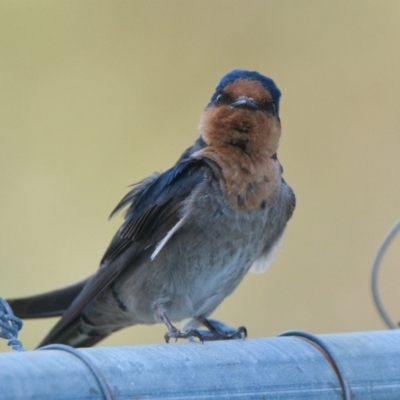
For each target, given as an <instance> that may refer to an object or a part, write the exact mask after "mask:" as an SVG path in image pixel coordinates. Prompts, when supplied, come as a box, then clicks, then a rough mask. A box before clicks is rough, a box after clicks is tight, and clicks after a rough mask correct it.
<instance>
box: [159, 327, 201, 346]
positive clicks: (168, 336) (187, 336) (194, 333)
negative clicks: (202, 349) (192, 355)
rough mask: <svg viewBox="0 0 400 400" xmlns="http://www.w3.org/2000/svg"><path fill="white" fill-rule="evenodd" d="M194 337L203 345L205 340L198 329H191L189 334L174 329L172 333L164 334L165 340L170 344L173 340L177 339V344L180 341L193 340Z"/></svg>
mask: <svg viewBox="0 0 400 400" xmlns="http://www.w3.org/2000/svg"><path fill="white" fill-rule="evenodd" d="M194 337H196V338H197V339H199V340H200V342H201V343H203V341H204V338H203V336H202V335H201V334H200V332H199V331H198V330H196V329H190V330H189V331H187V332H181V331H180V330H179V329H177V328H175V327H173V328H172V329H171V330H170V331H168V332H166V333H165V334H164V339H165V341H166V342H167V343H169V341H170V339H171V338H172V339H175V342H177V341H178V339H193V338H194Z"/></svg>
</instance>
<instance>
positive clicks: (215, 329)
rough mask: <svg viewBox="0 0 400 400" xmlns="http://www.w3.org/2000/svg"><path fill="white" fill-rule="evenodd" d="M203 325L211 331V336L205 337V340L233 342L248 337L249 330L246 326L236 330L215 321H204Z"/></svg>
mask: <svg viewBox="0 0 400 400" xmlns="http://www.w3.org/2000/svg"><path fill="white" fill-rule="evenodd" d="M202 323H203V325H204V326H205V327H206V328H208V330H209V331H210V332H209V335H207V336H204V337H203V340H231V339H245V338H246V337H247V329H246V328H245V327H244V326H240V327H239V328H237V329H235V328H231V327H230V326H227V325H225V324H223V323H222V322H220V321H217V320H215V319H213V320H209V319H204V320H203V321H202Z"/></svg>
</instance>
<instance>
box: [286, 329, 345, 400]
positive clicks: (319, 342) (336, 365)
mask: <svg viewBox="0 0 400 400" xmlns="http://www.w3.org/2000/svg"><path fill="white" fill-rule="evenodd" d="M278 336H281V337H282V336H297V337H299V338H303V339H307V340H308V341H309V342H311V343H313V344H314V346H316V347H317V348H318V349H319V350H320V352H322V353H323V354H325V355H326V357H327V359H328V361H329V364H330V365H331V366H332V367H333V369H334V371H335V372H336V375H337V377H338V379H339V383H340V386H341V387H342V395H343V399H344V400H351V393H350V386H349V384H348V382H347V379H346V377H345V374H344V370H343V368H342V366H341V365H340V362H339V360H338V359H337V357H336V355H335V352H334V351H333V349H332V348H331V346H330V345H329V344H328V343H327V342H326V341H325V340H323V338H321V337H318V336H316V335H313V334H312V333H309V332H304V331H286V332H282V333H280V334H279V335H278Z"/></svg>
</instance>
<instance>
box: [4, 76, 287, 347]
mask: <svg viewBox="0 0 400 400" xmlns="http://www.w3.org/2000/svg"><path fill="white" fill-rule="evenodd" d="M280 96H281V93H280V91H279V89H278V87H277V86H276V85H275V83H274V82H273V81H272V80H271V79H270V78H267V77H265V76H263V75H261V74H259V73H258V72H255V71H244V70H233V71H231V72H228V73H227V74H226V75H225V76H223V77H222V79H221V81H220V82H219V83H218V85H217V87H216V89H215V91H214V93H213V95H212V96H211V99H210V102H209V103H208V105H207V107H206V109H205V110H204V112H203V114H202V116H201V119H200V124H199V130H200V137H199V138H198V139H197V141H196V142H195V143H194V144H193V145H192V146H191V147H189V148H188V149H187V150H186V151H185V152H184V153H183V154H182V156H181V157H180V158H179V160H178V161H177V163H176V164H175V165H174V166H173V167H172V168H170V169H169V170H167V171H166V172H164V173H155V174H153V175H151V176H148V177H147V178H145V179H143V180H142V181H141V182H139V183H138V184H137V185H136V186H135V187H134V188H133V189H132V190H131V191H130V192H129V193H128V194H127V195H126V196H125V197H124V198H123V199H122V200H121V202H120V203H119V204H118V205H117V207H116V208H115V210H114V211H113V212H112V214H111V215H114V214H115V213H116V212H118V211H120V210H122V209H124V208H126V214H125V219H124V222H123V224H122V226H121V227H120V229H119V230H118V232H117V233H116V235H115V236H114V238H113V240H112V241H111V244H110V246H109V247H108V249H107V251H106V253H105V255H104V256H103V259H102V260H101V264H100V267H99V269H98V270H97V272H96V273H95V274H94V275H92V276H90V277H89V278H87V279H85V280H84V281H82V282H79V283H77V284H75V285H72V286H69V287H66V288H63V289H59V290H55V291H53V292H48V293H45V294H42V295H38V296H32V297H28V298H23V299H15V300H10V305H11V306H12V308H13V309H14V312H15V314H16V315H17V316H19V317H21V318H38V317H47V316H58V315H60V316H61V319H60V320H59V321H58V323H57V324H56V325H55V326H54V327H53V329H52V330H51V331H50V332H49V334H48V335H47V336H46V337H45V338H44V339H43V341H42V342H41V344H40V346H43V345H46V344H50V343H65V344H69V345H71V346H74V347H87V346H91V345H94V344H95V343H97V342H98V341H100V340H101V339H103V338H104V337H106V336H108V335H109V334H111V333H112V332H115V331H117V330H119V329H122V328H124V327H127V326H130V325H135V324H154V323H157V322H163V323H164V324H165V325H166V326H167V328H168V332H167V333H166V334H165V339H166V341H167V342H168V341H169V340H170V339H171V338H175V339H178V338H189V337H197V338H199V339H200V340H218V339H230V338H233V337H237V334H244V335H246V330H245V328H243V327H241V328H239V329H238V330H237V331H236V332H233V333H232V332H231V333H227V332H225V331H223V330H221V329H219V328H220V326H217V325H216V324H213V322H212V321H211V322H210V320H208V317H209V316H210V314H211V313H212V312H213V311H214V310H215V309H216V308H217V307H218V305H219V304H220V303H221V302H222V300H223V299H224V298H225V297H226V296H228V295H229V294H231V293H232V292H233V291H234V290H235V288H236V287H237V286H238V284H239V283H240V281H241V280H242V279H243V277H244V276H245V274H246V273H247V272H248V271H249V270H250V269H252V270H255V271H260V270H263V269H265V267H266V264H267V263H268V261H269V259H270V258H271V255H272V253H273V251H274V249H275V248H276V245H277V243H278V242H279V239H280V238H281V237H282V234H283V232H284V230H285V227H286V224H287V221H288V220H289V218H290V217H291V215H292V213H293V210H294V207H295V196H294V193H293V191H292V189H291V188H290V187H289V186H288V185H287V184H286V183H285V181H284V180H283V178H282V167H281V165H280V163H279V161H278V158H277V150H278V144H279V138H280V136H281V123H280V119H279V100H280ZM187 318H189V319H190V320H189V322H188V323H187V324H186V326H187V327H188V329H186V330H182V331H180V330H178V329H177V328H176V327H175V326H174V325H173V324H172V321H181V320H183V319H187ZM201 324H202V325H204V326H205V327H206V328H207V329H208V330H209V331H210V332H209V334H208V335H202V334H201V333H200V332H199V331H198V330H197V329H196V328H197V327H198V326H200V325H201Z"/></svg>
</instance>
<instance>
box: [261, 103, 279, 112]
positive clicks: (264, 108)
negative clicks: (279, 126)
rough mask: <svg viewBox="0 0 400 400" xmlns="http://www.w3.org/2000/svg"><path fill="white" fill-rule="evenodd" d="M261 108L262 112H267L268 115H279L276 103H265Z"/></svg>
mask: <svg viewBox="0 0 400 400" xmlns="http://www.w3.org/2000/svg"><path fill="white" fill-rule="evenodd" d="M260 108H261V110H262V111H265V112H267V113H268V114H272V115H277V108H276V104H275V103H274V102H271V101H265V102H264V103H262V104H261V106H260Z"/></svg>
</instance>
